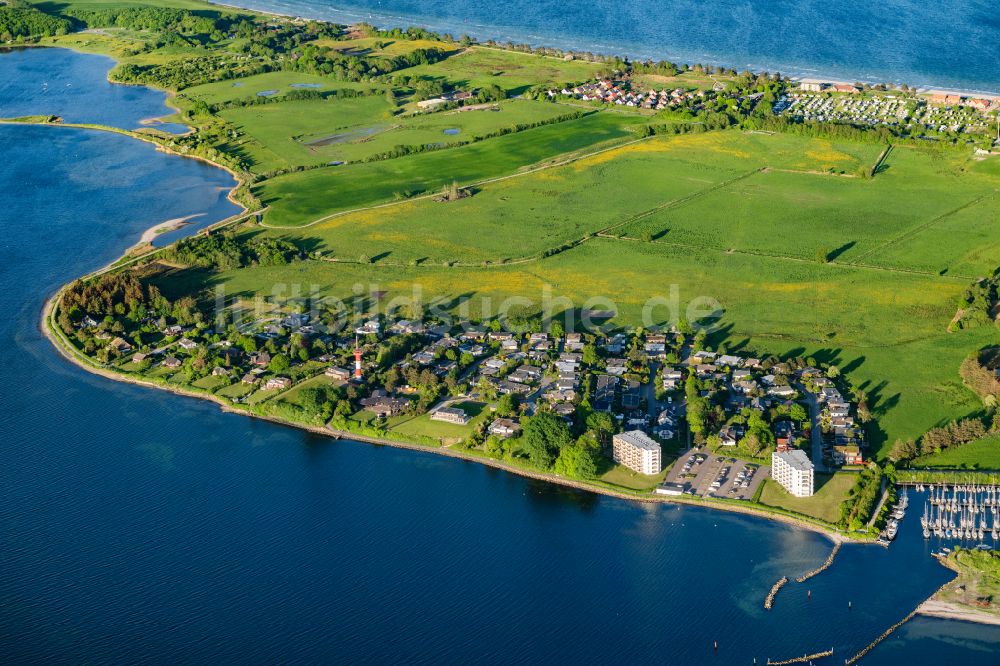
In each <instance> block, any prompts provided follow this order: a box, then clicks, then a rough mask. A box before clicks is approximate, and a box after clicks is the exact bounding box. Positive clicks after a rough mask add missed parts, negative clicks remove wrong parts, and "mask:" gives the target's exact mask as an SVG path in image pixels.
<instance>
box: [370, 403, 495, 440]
mask: <svg viewBox="0 0 1000 666" xmlns="http://www.w3.org/2000/svg"><path fill="white" fill-rule="evenodd" d="M454 406H455V407H459V408H461V409H463V410H464V411H465V413H466V414H469V415H470V416H472V420H471V421H469V423H467V424H466V425H459V424H457V423H447V422H445V421H434V420H432V419H431V417H430V414H420V415H419V416H400V417H396V418H394V419H391V420H390V421H389V423H388V426H389V429H390V430H392V431H393V432H397V433H400V434H403V435H413V436H417V437H430V438H432V439H436V440H438V441H440V442H442V443H444V444H452V443H455V442H458V441H460V440H464V439H465V438H466V437H468V436H469V435H471V434H472V432H473V431H474V430H475V429H476V427H477V426H478V425H479V424H480V423H482V422H483V421H484V420H485V419H486V418H488V417H489V415H490V410H489V409H487V408H486V405H484V404H483V403H481V402H463V403H459V404H457V405H454Z"/></svg>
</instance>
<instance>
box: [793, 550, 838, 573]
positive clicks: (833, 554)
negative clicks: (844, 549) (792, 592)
mask: <svg viewBox="0 0 1000 666" xmlns="http://www.w3.org/2000/svg"><path fill="white" fill-rule="evenodd" d="M841 545H842V544H841V543H840V542H837V543H835V544H833V550H832V551H830V555H829V556H828V557H827V558H826V561H825V562H823V564H821V565H820V566H819V567H817V568H815V569H813V570H812V571H810V572H808V573H804V574H802V575H801V576H799V577H798V578H796V579H795V582H796V583H804V582H806V581H807V580H809V579H810V578H812V577H813V576H817V575H819V574H821V573H823V572H824V571H826V570H827V569H829V568H830V565H831V564H833V558H835V557H837V553H839V552H840V546H841Z"/></svg>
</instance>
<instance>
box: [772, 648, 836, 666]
mask: <svg viewBox="0 0 1000 666" xmlns="http://www.w3.org/2000/svg"><path fill="white" fill-rule="evenodd" d="M832 656H833V648H830V649H829V650H824V651H823V652H814V653H813V654H804V655H802V656H801V657H792V658H791V659H782V660H781V661H771V660H770V659H768V660H767V666H784V665H785V664H805V663H809V662H810V661H813V660H814V659H822V658H823V657H832Z"/></svg>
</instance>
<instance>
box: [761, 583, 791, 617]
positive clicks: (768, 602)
mask: <svg viewBox="0 0 1000 666" xmlns="http://www.w3.org/2000/svg"><path fill="white" fill-rule="evenodd" d="M787 582H788V576H782V577H781V578H779V579H778V582H777V583H775V584H774V585H772V586H771V591H770V592H768V593H767V598H766V599H764V608H766V609H767V610H771V606H773V605H774V598H775V597H776V596H778V590H780V589H781V588H782V587H784V586H785V583H787Z"/></svg>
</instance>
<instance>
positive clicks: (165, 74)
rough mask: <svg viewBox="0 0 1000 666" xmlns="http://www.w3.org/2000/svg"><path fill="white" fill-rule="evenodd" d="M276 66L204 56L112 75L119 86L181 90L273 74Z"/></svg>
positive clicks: (129, 66) (127, 66) (130, 66)
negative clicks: (123, 84)
mask: <svg viewBox="0 0 1000 666" xmlns="http://www.w3.org/2000/svg"><path fill="white" fill-rule="evenodd" d="M276 68H277V66H276V64H275V63H274V62H272V61H269V60H266V59H254V58H250V57H249V56H240V55H228V54H227V55H209V54H206V55H203V56H198V57H194V58H181V59H178V60H171V61H168V62H164V63H160V64H154V65H137V64H135V63H123V64H121V65H119V66H118V67H116V68H115V69H114V70H112V72H111V77H112V78H113V79H114V80H115V81H119V82H121V83H142V84H149V85H153V86H156V87H159V88H170V89H173V90H183V89H184V88H190V87H192V86H198V85H202V84H205V83H212V82H215V81H225V80H228V79H235V78H239V77H244V76H252V75H254V74H263V73H265V72H271V71H274V70H275V69H276Z"/></svg>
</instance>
